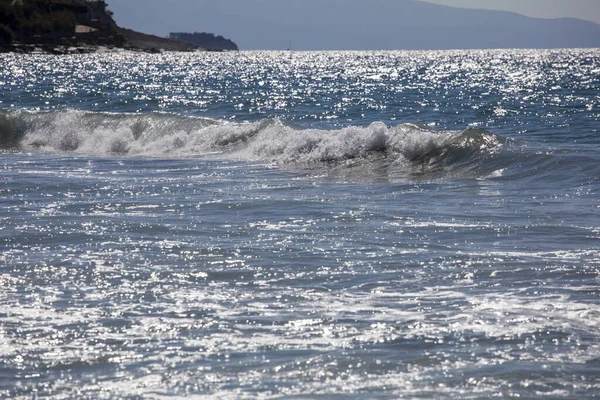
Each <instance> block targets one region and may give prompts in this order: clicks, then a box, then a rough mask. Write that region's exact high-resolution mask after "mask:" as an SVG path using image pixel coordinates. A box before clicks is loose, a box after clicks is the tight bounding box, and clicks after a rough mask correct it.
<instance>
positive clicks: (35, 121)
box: [0, 111, 503, 168]
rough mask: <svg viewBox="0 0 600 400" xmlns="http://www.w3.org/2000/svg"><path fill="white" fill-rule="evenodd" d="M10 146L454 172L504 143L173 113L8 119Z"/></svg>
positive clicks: (375, 127)
mask: <svg viewBox="0 0 600 400" xmlns="http://www.w3.org/2000/svg"><path fill="white" fill-rule="evenodd" d="M0 138H1V142H2V143H3V147H5V148H6V147H18V148H20V149H22V150H27V151H32V150H36V149H37V150H40V151H51V152H75V153H79V154H89V155H97V156H104V155H107V156H108V155H133V156H159V157H165V156H166V157H185V156H194V155H207V154H214V153H218V154H224V155H226V156H227V157H233V158H238V159H244V160H253V161H262V162H269V163H277V164H315V163H326V164H332V163H334V164H339V163H348V162H350V161H352V162H354V163H356V162H361V161H363V160H367V161H373V160H375V159H377V160H380V161H381V160H385V162H386V163H389V164H399V165H413V166H419V167H421V168H423V167H424V166H428V167H435V166H440V165H442V166H447V165H448V164H455V163H459V162H465V161H468V160H470V159H472V158H473V157H476V156H477V155H481V154H489V153H490V152H493V151H494V150H495V149H497V148H498V147H500V146H501V145H502V143H503V140H502V139H501V138H500V137H498V136H496V135H493V134H492V133H489V132H487V131H484V130H480V129H467V130H465V131H436V130H432V129H429V128H427V127H424V126H418V125H414V124H403V125H397V126H393V127H388V126H386V125H385V124H384V123H382V122H375V123H372V124H371V125H369V126H366V127H357V126H350V127H345V128H341V129H339V130H320V129H298V128H296V127H293V126H290V125H288V124H285V123H284V122H282V121H281V120H277V119H264V120H261V121H257V122H245V123H234V122H229V121H217V120H211V119H206V118H196V117H187V116H178V115H171V114H160V113H153V114H145V115H135V114H107V113H93V112H82V111H60V112H29V111H17V112H0Z"/></svg>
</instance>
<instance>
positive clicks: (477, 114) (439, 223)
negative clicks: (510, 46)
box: [0, 50, 600, 399]
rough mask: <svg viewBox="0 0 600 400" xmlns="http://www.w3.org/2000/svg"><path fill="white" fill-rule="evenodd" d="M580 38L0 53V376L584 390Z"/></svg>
mask: <svg viewBox="0 0 600 400" xmlns="http://www.w3.org/2000/svg"><path fill="white" fill-rule="evenodd" d="M599 119H600V51H599V50H556V51H450V52H315V53H310V52H240V53H223V54H214V53H207V54H205V53H195V54H176V53H170V54H159V55H146V54H131V53H99V54H91V55H81V56H63V57H54V56H44V55H10V54H9V55H0V147H1V150H0V200H1V201H0V397H2V398H16V399H28V398H51V399H65V398H77V399H80V398H90V399H98V398H101V399H117V398H118V399H120V398H129V399H138V398H156V399H158V398H180V397H184V396H192V397H194V396H195V398H223V399H228V398H229V399H238V398H263V399H272V398H317V397H319V398H339V399H347V398H377V399H396V398H423V399H446V398H461V399H485V398H490V397H505V398H513V397H514V398H519V397H520V398H529V399H530V398H549V399H584V398H594V397H595V396H597V395H598V393H600V193H599V190H600V133H599V131H598V130H599V128H600V122H599Z"/></svg>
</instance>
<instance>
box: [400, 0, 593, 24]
mask: <svg viewBox="0 0 600 400" xmlns="http://www.w3.org/2000/svg"><path fill="white" fill-rule="evenodd" d="M392 1H393V0H392ZM427 1H429V2H430V3H436V4H444V5H448V6H454V7H465V8H484V9H489V10H505V11H514V12H517V13H519V14H523V15H527V16H530V17H538V18H560V17H571V18H580V19H586V20H589V21H594V22H596V23H599V24H600V0H427Z"/></svg>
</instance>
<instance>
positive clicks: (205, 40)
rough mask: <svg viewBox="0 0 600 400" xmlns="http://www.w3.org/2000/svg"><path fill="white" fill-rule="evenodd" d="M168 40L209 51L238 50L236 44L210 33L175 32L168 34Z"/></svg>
mask: <svg viewBox="0 0 600 400" xmlns="http://www.w3.org/2000/svg"><path fill="white" fill-rule="evenodd" d="M169 39H172V40H177V41H180V42H184V43H189V44H193V45H196V46H199V47H202V48H203V49H206V50H211V51H222V50H234V51H237V50H238V46H237V44H235V43H234V42H232V41H231V40H229V39H225V38H224V37H223V36H215V35H214V34H212V33H205V32H202V33H198V32H194V33H183V32H176V33H171V34H169Z"/></svg>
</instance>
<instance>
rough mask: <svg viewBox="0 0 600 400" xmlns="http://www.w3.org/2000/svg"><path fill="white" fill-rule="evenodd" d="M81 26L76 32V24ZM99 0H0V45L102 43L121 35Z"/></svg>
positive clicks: (115, 40) (116, 40) (112, 42)
mask: <svg viewBox="0 0 600 400" xmlns="http://www.w3.org/2000/svg"><path fill="white" fill-rule="evenodd" d="M78 25H79V26H82V27H84V28H85V29H81V30H80V32H78V30H77V29H76V28H77V26H78ZM116 27H117V25H116V24H115V22H114V20H113V19H112V13H111V12H110V11H109V10H108V9H107V4H106V3H105V2H104V1H103V0H98V1H86V0H0V47H2V48H4V49H12V48H13V47H14V46H18V45H21V44H25V45H28V44H29V45H40V46H55V45H75V44H81V43H84V44H96V45H98V44H106V45H114V46H119V45H122V44H123V42H124V41H123V38H122V37H120V36H119V35H118V34H117V32H116Z"/></svg>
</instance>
